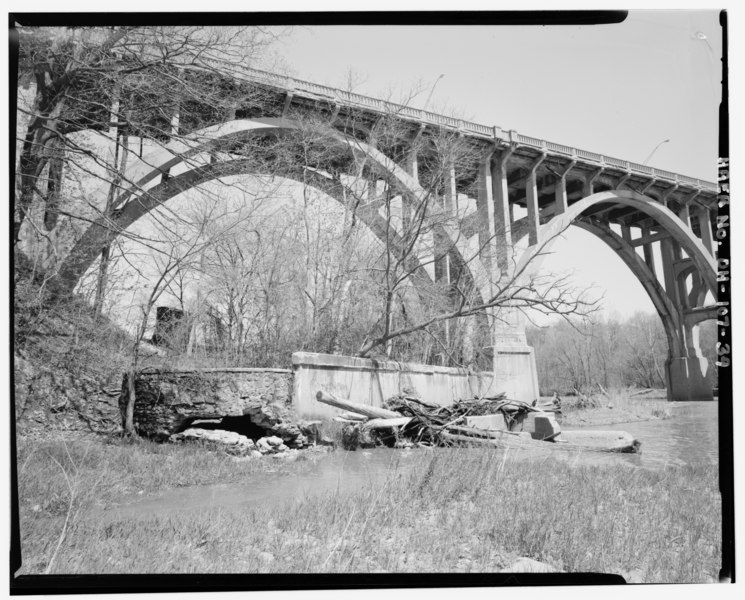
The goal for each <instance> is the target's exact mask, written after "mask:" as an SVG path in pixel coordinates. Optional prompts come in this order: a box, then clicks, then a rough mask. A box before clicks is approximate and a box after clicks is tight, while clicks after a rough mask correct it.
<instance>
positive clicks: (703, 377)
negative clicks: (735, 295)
mask: <svg viewBox="0 0 745 600" xmlns="http://www.w3.org/2000/svg"><path fill="white" fill-rule="evenodd" d="M603 203H612V204H618V205H623V206H629V207H632V208H635V209H636V210H638V211H639V212H642V213H644V214H646V215H648V216H649V217H651V218H652V219H654V220H655V221H656V222H657V223H658V224H659V226H660V227H661V228H663V229H664V230H665V231H666V232H667V233H668V234H669V235H670V236H671V238H672V239H673V240H674V241H675V242H677V243H678V244H679V245H680V247H681V248H682V249H683V250H685V252H686V254H687V255H688V257H689V259H690V264H687V265H685V266H684V267H683V268H681V269H679V271H678V272H677V274H676V276H675V277H674V278H673V279H674V282H675V285H676V286H682V287H683V292H685V289H684V288H685V284H684V283H683V280H684V279H685V277H686V276H687V275H689V274H691V273H693V274H694V277H698V278H699V280H698V282H696V284H694V286H693V289H692V290H691V293H690V294H681V293H680V292H679V291H677V290H676V291H675V292H674V293H673V294H672V297H671V294H670V290H666V289H665V288H664V287H663V286H662V285H661V284H660V282H659V281H658V279H657V277H656V276H655V274H654V273H653V272H652V271H651V269H650V268H649V266H648V265H647V263H646V262H645V261H644V260H643V259H642V258H641V257H640V256H639V255H638V254H637V253H636V251H635V249H634V247H633V246H632V245H631V244H629V243H628V242H627V241H626V240H625V239H624V238H623V237H621V236H619V235H618V234H617V233H615V232H614V231H613V230H612V229H611V228H610V226H609V225H608V224H606V223H603V222H601V221H597V220H592V219H583V218H582V215H583V214H584V213H585V212H587V211H588V210H589V209H591V208H592V207H593V206H596V205H598V204H603ZM570 225H575V226H578V227H581V228H582V229H584V230H586V231H588V232H590V233H593V234H594V235H596V236H597V237H598V238H600V239H601V240H603V241H604V242H605V243H606V244H607V245H608V246H609V247H610V248H611V249H612V250H613V251H614V252H615V253H616V254H617V255H618V256H619V257H620V258H621V260H622V261H623V262H624V264H626V266H627V267H629V269H630V270H631V271H632V272H633V273H634V275H635V276H636V277H637V279H638V280H639V282H640V283H641V285H642V287H643V288H644V289H645V291H646V292H647V294H648V295H649V297H650V299H651V301H652V303H653V305H654V307H655V309H656V311H657V313H658V314H659V316H660V319H661V320H662V323H663V326H664V330H665V334H666V337H667V342H668V349H669V354H668V359H667V362H666V375H667V382H666V383H667V393H668V398H669V399H670V400H692V399H711V394H712V390H711V376H710V371H709V368H708V363H707V360H706V359H705V358H703V357H702V356H701V352H700V349H699V347H698V335H697V331H696V329H695V328H696V325H697V324H698V323H699V322H700V321H701V320H705V319H706V318H713V315H714V312H713V311H706V310H705V311H702V310H701V309H704V308H706V307H702V306H699V304H700V303H703V301H704V298H705V296H706V292H707V290H708V291H710V292H711V293H712V294H716V264H715V261H714V258H713V257H712V256H711V254H710V253H709V252H708V251H707V250H706V248H705V247H704V246H703V244H702V243H701V241H700V240H699V239H698V238H697V237H696V236H695V235H694V234H693V232H692V231H691V230H690V229H689V228H688V227H686V226H685V224H684V223H683V222H682V221H681V220H680V219H679V218H678V217H677V215H675V214H674V213H673V212H672V211H670V210H669V209H668V208H667V207H665V206H664V205H663V204H661V203H659V202H658V201H656V200H653V199H652V198H649V197H648V196H644V195H643V194H640V193H638V192H634V191H631V190H611V191H605V192H599V193H596V194H592V195H590V196H587V197H585V198H583V199H581V200H579V201H577V202H575V203H573V204H572V205H570V206H569V207H568V209H567V210H566V212H564V213H562V214H559V215H557V216H555V217H553V218H552V219H550V220H549V221H548V222H547V223H545V224H544V225H542V226H541V227H540V231H539V235H538V239H539V242H538V243H537V244H534V245H532V246H529V247H528V248H527V249H526V250H525V251H524V252H523V253H522V255H521V256H520V258H519V260H518V261H517V266H516V273H518V274H520V276H522V277H528V276H529V274H530V273H533V272H535V271H536V270H537V269H539V268H540V263H541V262H542V258H543V256H544V255H545V253H546V252H547V251H548V250H549V249H550V247H551V245H552V244H553V243H554V242H555V241H556V239H558V237H559V236H560V234H561V233H562V232H563V231H565V230H566V229H567V228H568V227H569V226H570ZM524 235H525V234H524ZM678 295H680V296H681V298H680V299H677V301H676V298H677V296H678ZM682 296H685V299H683V298H682ZM691 302H694V303H695V305H694V306H691ZM690 309H696V311H697V312H695V313H693V314H690V313H689V312H687V311H689V310H690Z"/></svg>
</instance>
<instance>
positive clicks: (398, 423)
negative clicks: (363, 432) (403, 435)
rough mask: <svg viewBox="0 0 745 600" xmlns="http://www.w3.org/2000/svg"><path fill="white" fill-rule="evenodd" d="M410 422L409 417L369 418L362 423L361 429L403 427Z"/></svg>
mask: <svg viewBox="0 0 745 600" xmlns="http://www.w3.org/2000/svg"><path fill="white" fill-rule="evenodd" d="M410 422H411V417H399V418H397V419H370V420H369V421H365V422H364V423H363V424H362V428H363V429H393V428H394V427H403V426H404V425H408V424H409V423H410Z"/></svg>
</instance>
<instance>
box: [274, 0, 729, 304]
mask: <svg viewBox="0 0 745 600" xmlns="http://www.w3.org/2000/svg"><path fill="white" fill-rule="evenodd" d="M721 43H722V42H721V28H720V26H719V22H718V12H717V11H715V10H698V11H693V10H691V11H688V10H683V11H671V10H664V11H630V13H629V17H628V18H627V20H626V21H625V22H623V23H621V24H617V25H594V26H565V27H556V26H553V27H552V26H548V27H546V26H522V27H503V26H414V27H404V26H386V27H369V26H367V27H366V26H323V27H318V26H316V27H302V28H295V29H294V30H293V31H292V32H291V33H290V35H289V36H288V37H287V38H285V39H283V40H282V41H281V42H280V43H279V44H278V45H277V47H276V48H275V53H276V57H275V58H276V60H277V63H278V64H279V65H281V67H282V68H284V69H286V70H287V73H288V74H290V75H292V76H295V77H297V78H299V79H305V80H308V81H313V82H316V83H322V84H326V85H330V86H334V87H341V88H345V89H346V88H348V86H349V81H350V80H351V81H353V82H354V87H353V90H354V91H356V92H358V93H362V94H366V95H370V96H373V97H382V98H386V99H391V100H393V101H395V100H397V99H400V98H406V97H408V96H409V95H410V94H411V92H412V91H418V92H419V93H418V95H417V96H416V97H415V98H414V99H413V100H412V101H411V102H410V103H411V105H413V106H415V107H418V108H426V109H428V110H432V111H437V112H440V111H442V112H445V113H448V114H450V113H455V114H456V115H457V116H459V117H461V118H465V119H469V120H472V121H475V122H477V123H481V124H485V125H498V126H499V127H501V128H502V129H505V130H507V129H514V130H517V131H518V132H520V133H522V134H526V135H530V136H533V137H538V138H542V139H546V140H549V141H554V142H558V143H561V144H565V145H569V146H573V147H576V148H581V149H584V150H590V151H593V152H599V153H602V154H605V155H607V156H612V157H616V158H620V159H624V160H630V161H635V162H639V163H643V162H644V161H645V160H647V159H648V157H649V156H650V154H652V156H651V158H650V159H649V162H648V164H649V165H650V166H653V167H657V168H661V169H665V170H669V171H673V172H676V173H680V174H683V175H688V176H691V177H697V178H700V179H705V180H708V181H715V180H716V160H717V139H718V104H719V102H720V98H721V89H720V79H721V67H720V65H721V62H720V59H721ZM664 140H669V141H664ZM552 250H553V254H552V255H551V256H549V257H548V258H547V259H546V260H545V261H544V263H543V268H544V270H546V271H549V272H556V273H559V272H561V273H563V272H566V271H571V272H573V273H574V275H573V277H574V282H575V285H577V286H578V287H580V288H588V287H592V288H593V293H595V294H603V295H604V298H605V300H604V305H605V309H606V311H607V313H617V314H619V315H620V316H629V315H630V314H633V313H634V312H636V311H637V310H644V311H647V312H652V311H653V310H654V309H653V306H652V303H651V302H650V301H649V298H648V296H647V295H646V293H645V292H644V290H643V289H642V287H641V285H640V284H639V283H638V281H637V280H636V278H635V277H634V276H633V275H632V274H631V272H630V271H629V270H628V269H627V268H626V267H625V266H624V265H623V264H622V262H621V261H620V259H619V258H618V257H617V256H616V255H615V254H614V253H613V252H612V251H611V250H610V249H609V248H607V246H606V245H605V244H604V243H603V242H601V241H599V240H598V239H597V238H595V237H594V236H592V235H591V234H588V233H586V232H584V231H581V230H579V229H578V228H571V229H570V230H569V232H568V233H567V234H565V236H564V239H563V240H561V241H559V242H557V243H556V244H555V245H554V247H553V249H552Z"/></svg>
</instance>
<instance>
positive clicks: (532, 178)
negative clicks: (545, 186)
mask: <svg viewBox="0 0 745 600" xmlns="http://www.w3.org/2000/svg"><path fill="white" fill-rule="evenodd" d="M544 160H546V155H545V154H541V156H539V157H538V158H537V159H536V160H535V161H534V162H533V164H532V165H531V166H530V170H529V175H528V183H527V185H526V186H525V193H526V196H527V205H528V244H529V245H530V246H532V245H534V244H537V243H538V241H539V239H538V238H539V233H540V229H541V221H540V209H539V207H538V187H537V183H536V171H537V170H538V167H539V166H540V165H541V163H542V162H543V161H544Z"/></svg>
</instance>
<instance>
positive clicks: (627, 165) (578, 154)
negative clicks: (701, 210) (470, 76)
mask: <svg viewBox="0 0 745 600" xmlns="http://www.w3.org/2000/svg"><path fill="white" fill-rule="evenodd" d="M242 79H246V80H249V81H255V82H259V83H266V84H269V85H272V86H276V87H279V88H282V89H284V90H287V91H289V92H293V93H295V94H302V93H304V92H305V93H307V94H310V95H312V96H313V97H322V98H328V99H329V100H330V101H332V102H342V103H343V104H345V105H348V106H359V107H362V108H367V109H371V110H374V111H378V112H384V113H388V114H396V115H399V116H405V117H409V118H411V119H414V120H416V121H420V122H423V123H427V124H431V125H436V126H440V127H448V128H452V129H455V130H458V131H461V132H463V133H469V134H471V135H474V136H476V137H481V138H484V139H490V140H493V139H495V138H497V139H507V137H505V133H508V134H509V141H511V142H517V143H518V144H520V145H523V146H528V147H532V148H536V149H539V150H542V151H550V152H552V153H555V154H560V155H563V156H568V157H573V158H578V159H581V160H582V161H583V162H590V163H594V164H597V165H600V166H606V167H613V168H617V169H620V170H623V171H628V172H630V173H635V174H638V175H643V176H645V177H653V178H655V179H659V180H666V181H669V182H672V183H678V184H680V183H683V184H684V185H687V186H691V187H695V188H698V189H701V190H704V191H710V192H716V191H717V184H716V183H714V182H711V181H703V180H701V179H696V178H694V177H688V176H685V175H677V174H675V173H672V172H671V171H665V170H663V169H655V168H652V167H649V166H647V165H642V164H639V163H635V162H630V161H627V160H622V159H620V158H614V157H612V156H604V155H602V154H598V153H596V152H590V151H588V150H582V149H579V148H572V147H570V146H565V145H564V144H557V143H555V142H549V141H546V140H541V139H539V138H534V137H531V136H528V135H523V134H521V133H517V132H505V131H504V130H503V129H501V128H500V127H496V126H494V127H489V126H487V125H482V124H480V123H474V122H472V121H464V120H462V119H456V118H453V117H448V116H445V115H440V114H437V113H433V112H430V111H427V110H420V109H418V108H412V107H410V106H404V105H401V104H396V103H394V102H388V101H387V100H380V99H378V98H371V97H369V96H363V95H361V94H356V93H354V92H349V91H345V90H341V89H338V88H332V87H329V86H325V85H321V84H318V83H313V82H310V81H304V80H302V79H295V78H294V77H289V76H286V75H279V74H277V73H271V72H269V71H261V70H259V69H247V70H246V71H245V73H244V74H243V76H242Z"/></svg>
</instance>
